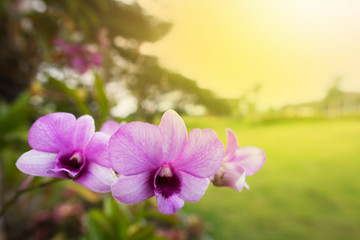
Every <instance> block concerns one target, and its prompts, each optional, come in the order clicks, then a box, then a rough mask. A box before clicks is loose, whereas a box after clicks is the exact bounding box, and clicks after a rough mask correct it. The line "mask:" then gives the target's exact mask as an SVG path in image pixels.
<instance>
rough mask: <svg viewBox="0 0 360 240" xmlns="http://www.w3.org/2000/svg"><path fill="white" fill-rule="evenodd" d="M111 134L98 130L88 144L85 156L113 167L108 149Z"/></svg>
mask: <svg viewBox="0 0 360 240" xmlns="http://www.w3.org/2000/svg"><path fill="white" fill-rule="evenodd" d="M109 140H110V136H109V135H107V134H106V133H102V132H96V133H94V135H93V137H92V138H91V140H90V142H89V143H88V145H87V146H86V150H85V156H86V159H87V160H88V161H92V162H96V163H97V164H100V165H101V166H104V167H112V166H111V162H110V159H109V155H108V154H109V153H108V151H107V147H108V143H109Z"/></svg>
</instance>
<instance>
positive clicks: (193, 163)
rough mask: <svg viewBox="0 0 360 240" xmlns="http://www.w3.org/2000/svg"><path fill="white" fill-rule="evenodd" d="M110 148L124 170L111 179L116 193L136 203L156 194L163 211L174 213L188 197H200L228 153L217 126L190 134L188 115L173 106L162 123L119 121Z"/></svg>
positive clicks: (116, 166) (118, 168)
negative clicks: (117, 177)
mask: <svg viewBox="0 0 360 240" xmlns="http://www.w3.org/2000/svg"><path fill="white" fill-rule="evenodd" d="M109 152H110V154H109V155H110V161H111V163H112V166H113V168H114V169H115V171H117V172H118V173H119V174H121V175H122V176H121V177H120V178H119V179H118V181H117V182H116V183H114V184H113V185H112V193H113V196H114V198H115V199H117V200H118V201H120V202H122V203H124V204H134V203H139V202H141V201H144V200H146V199H148V198H150V197H152V196H154V195H155V196H156V201H157V205H158V209H159V211H160V212H162V213H164V214H172V213H175V212H176V211H177V210H178V209H180V208H181V207H183V205H184V201H190V202H196V201H199V200H200V198H201V197H202V196H203V195H204V193H205V191H206V189H207V188H208V186H209V183H210V181H209V179H208V178H209V177H210V176H212V175H214V174H215V172H216V171H217V169H218V168H219V167H220V165H221V162H222V159H223V156H224V149H223V145H222V143H221V141H220V140H219V138H218V136H217V135H216V133H215V132H214V131H213V130H210V129H204V130H200V129H194V130H192V131H191V132H190V134H189V139H188V138H187V130H186V127H185V124H184V121H183V120H182V118H181V117H180V116H179V115H178V114H177V113H176V112H175V111H173V110H168V111H167V112H166V113H165V114H164V115H163V117H162V119H161V122H160V125H159V126H156V125H152V124H148V123H143V122H132V123H128V124H125V125H123V126H121V127H120V129H119V130H118V131H117V132H116V133H115V134H114V135H113V136H112V137H111V139H110V142H109Z"/></svg>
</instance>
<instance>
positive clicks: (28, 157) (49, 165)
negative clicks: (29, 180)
mask: <svg viewBox="0 0 360 240" xmlns="http://www.w3.org/2000/svg"><path fill="white" fill-rule="evenodd" d="M56 157H57V154H55V153H47V152H40V151H36V150H30V151H28V152H26V153H24V154H23V155H21V156H20V158H19V159H18V160H17V162H16V167H17V168H18V169H19V170H20V171H22V172H23V173H26V174H30V175H34V176H40V177H58V178H68V177H67V176H66V174H65V173H55V172H53V171H52V169H54V168H55V161H56Z"/></svg>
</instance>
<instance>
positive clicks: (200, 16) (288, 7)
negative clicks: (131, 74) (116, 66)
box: [143, 0, 360, 107]
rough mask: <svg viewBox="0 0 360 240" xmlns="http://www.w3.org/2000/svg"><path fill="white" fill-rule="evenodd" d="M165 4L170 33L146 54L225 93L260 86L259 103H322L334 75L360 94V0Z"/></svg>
mask: <svg viewBox="0 0 360 240" xmlns="http://www.w3.org/2000/svg"><path fill="white" fill-rule="evenodd" d="M158 2H159V1H156V2H154V4H157V3H158ZM160 2H162V1H160ZM149 6H150V5H148V9H150V10H151V7H149ZM154 6H159V5H154ZM160 6H162V8H163V12H164V15H165V16H167V18H169V19H170V21H172V22H173V23H174V26H173V29H172V31H171V32H170V33H169V34H168V36H166V37H165V38H164V39H163V40H161V41H160V42H158V43H155V44H154V45H147V46H145V47H144V48H143V50H144V51H145V52H147V53H152V54H155V55H158V56H159V57H160V59H161V62H162V63H163V65H165V66H167V67H169V68H171V69H174V70H176V71H179V72H181V73H182V74H184V75H186V76H188V77H190V78H193V79H195V80H197V81H198V82H199V84H200V86H203V87H206V88H210V89H212V90H214V91H215V92H216V93H218V94H219V95H221V96H224V97H240V96H241V95H242V94H243V93H245V92H246V91H248V90H249V89H251V88H253V87H254V86H255V85H256V84H258V83H259V84H261V85H262V89H261V91H260V93H259V97H260V99H259V101H260V104H261V105H262V106H265V107H266V106H280V105H283V104H287V103H294V102H303V101H309V100H313V99H320V98H322V97H323V96H324V94H325V92H326V90H327V88H328V87H329V86H330V85H331V84H332V82H333V81H334V79H335V78H336V77H342V78H343V79H344V81H343V88H345V89H350V90H357V91H360V84H359V79H360V72H359V71H358V69H359V62H360V44H359V42H360V27H359V23H360V2H359V1H353V0H352V1H350V0H348V1H341V0H333V1H326V0H317V1H310V0H306V1H301V0H297V1H295V0H286V1H285V0H274V1H239V0H237V1H221V2H220V1H190V0H184V1H179V0H175V1H172V2H171V3H169V2H167V4H163V5H161V4H160ZM150 12H151V11H150ZM159 12H161V11H159V9H157V13H159ZM160 15H161V14H160Z"/></svg>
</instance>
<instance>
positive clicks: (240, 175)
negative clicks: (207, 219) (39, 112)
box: [16, 110, 265, 214]
mask: <svg viewBox="0 0 360 240" xmlns="http://www.w3.org/2000/svg"><path fill="white" fill-rule="evenodd" d="M228 138H229V140H228V147H227V150H226V153H225V154H224V147H223V144H222V143H221V141H220V140H219V138H218V136H217V134H216V133H215V131H213V130H210V129H203V130H200V129H193V130H191V131H190V133H189V136H188V134H187V130H186V127H185V124H184V121H183V120H182V118H181V117H180V116H179V115H178V114H177V113H176V112H175V111H173V110H168V111H167V112H165V114H164V115H163V117H162V119H161V122H160V124H159V125H158V126H157V125H153V124H149V123H144V122H131V123H123V124H119V123H117V122H114V121H108V122H106V123H105V124H104V125H103V126H102V128H101V129H100V131H99V132H95V126H94V120H93V118H92V117H90V116H88V115H85V116H82V117H80V118H78V119H76V118H75V117H74V116H73V115H72V114H69V113H52V114H49V115H46V116H43V117H41V118H39V119H38V120H37V121H36V122H35V123H34V124H33V125H32V127H31V129H30V131H29V136H28V140H29V145H30V146H31V147H32V148H33V149H32V150H30V151H28V152H26V153H24V154H23V155H22V156H21V157H20V158H19V159H18V161H17V163H16V166H17V167H18V168H19V169H20V170H21V171H22V172H24V173H27V174H31V175H35V176H44V177H58V178H66V179H71V180H73V181H75V182H77V183H79V184H81V185H83V186H85V187H87V188H88V189H90V190H93V191H95V192H100V193H103V192H110V191H111V192H112V195H113V196H114V198H115V199H117V200H118V201H119V202H121V203H124V204H134V203H139V202H141V201H144V200H146V199H148V198H151V197H153V196H155V197H156V201H157V205H158V209H159V211H160V212H162V213H164V214H172V213H175V212H176V211H177V210H178V209H180V208H181V207H182V206H183V205H184V201H190V202H196V201H199V200H200V198H201V197H202V196H203V195H204V194H205V191H206V189H207V188H208V186H209V184H210V182H213V184H214V185H216V186H229V187H231V188H234V189H236V190H238V191H241V189H242V187H243V186H245V187H247V184H246V182H245V176H250V175H252V174H254V173H255V172H256V171H258V170H259V169H260V168H261V167H262V165H263V164H264V161H265V155H264V153H263V151H262V150H261V149H259V148H255V147H244V148H240V147H239V146H238V145H237V140H236V136H235V134H234V133H233V132H232V131H231V130H228Z"/></svg>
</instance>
